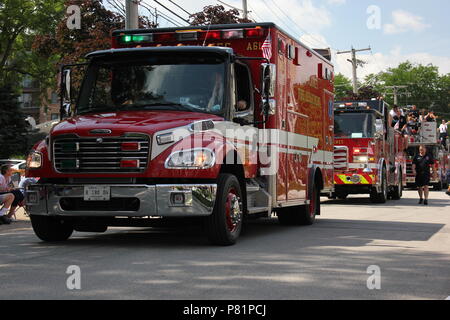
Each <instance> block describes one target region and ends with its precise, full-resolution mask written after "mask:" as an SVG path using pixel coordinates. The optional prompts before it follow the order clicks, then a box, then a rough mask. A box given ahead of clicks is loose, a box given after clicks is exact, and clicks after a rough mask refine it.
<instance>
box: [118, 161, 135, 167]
mask: <svg viewBox="0 0 450 320" xmlns="http://www.w3.org/2000/svg"><path fill="white" fill-rule="evenodd" d="M120 167H121V168H139V160H121V161H120Z"/></svg>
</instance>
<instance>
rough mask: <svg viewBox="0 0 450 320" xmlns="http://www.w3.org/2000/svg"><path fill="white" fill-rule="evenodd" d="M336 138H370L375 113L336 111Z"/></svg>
mask: <svg viewBox="0 0 450 320" xmlns="http://www.w3.org/2000/svg"><path fill="white" fill-rule="evenodd" d="M334 127H335V137H336V138H353V139H356V138H372V137H373V136H374V134H375V115H374V114H372V113H357V114H355V113H339V112H338V113H336V114H335V116H334Z"/></svg>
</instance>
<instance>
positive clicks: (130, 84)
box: [78, 56, 225, 114]
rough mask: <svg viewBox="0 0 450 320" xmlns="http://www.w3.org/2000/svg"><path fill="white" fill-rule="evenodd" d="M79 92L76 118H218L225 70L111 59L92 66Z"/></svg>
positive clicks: (177, 61) (211, 63) (180, 61)
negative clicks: (151, 114) (137, 114)
mask: <svg viewBox="0 0 450 320" xmlns="http://www.w3.org/2000/svg"><path fill="white" fill-rule="evenodd" d="M83 90H84V94H82V95H81V97H80V102H79V106H78V113H83V112H95V111H99V110H102V111H104V110H110V111H119V110H178V111H191V112H202V113H215V114H220V113H222V112H223V108H224V101H225V100H224V97H225V65H224V62H223V61H222V60H220V59H217V58H202V59H200V58H196V57H192V56H191V57H174V56H165V57H162V56H161V57H151V58H148V59H140V60H136V59H134V60H130V61H126V60H125V59H123V58H122V59H114V60H112V59H111V60H110V61H101V62H99V63H97V64H96V63H94V64H93V65H92V66H91V70H89V71H88V75H87V79H86V81H85V84H84V86H83ZM86 93H87V94H86ZM83 97H84V98H83Z"/></svg>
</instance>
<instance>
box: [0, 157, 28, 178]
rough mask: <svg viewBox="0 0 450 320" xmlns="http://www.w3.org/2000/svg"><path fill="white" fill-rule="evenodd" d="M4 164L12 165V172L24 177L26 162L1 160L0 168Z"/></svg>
mask: <svg viewBox="0 0 450 320" xmlns="http://www.w3.org/2000/svg"><path fill="white" fill-rule="evenodd" d="M4 164H10V165H12V168H13V170H14V172H20V175H21V176H24V175H25V169H26V166H27V161H26V160H18V159H17V160H16V159H2V160H0V167H1V166H3V165H4Z"/></svg>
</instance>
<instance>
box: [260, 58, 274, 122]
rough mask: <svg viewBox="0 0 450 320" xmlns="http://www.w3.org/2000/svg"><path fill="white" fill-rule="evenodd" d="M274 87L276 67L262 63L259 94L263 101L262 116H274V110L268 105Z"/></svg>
mask: <svg viewBox="0 0 450 320" xmlns="http://www.w3.org/2000/svg"><path fill="white" fill-rule="evenodd" d="M275 86H276V66H275V65H274V64H269V63H263V64H262V65H261V88H262V90H261V94H262V99H263V108H264V114H265V115H266V117H267V116H268V115H272V114H274V112H275V110H272V107H271V105H270V103H269V101H270V100H271V99H270V97H273V96H274V95H275Z"/></svg>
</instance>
